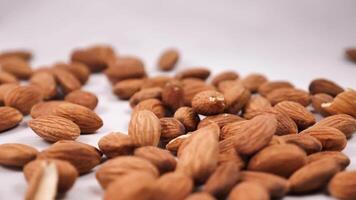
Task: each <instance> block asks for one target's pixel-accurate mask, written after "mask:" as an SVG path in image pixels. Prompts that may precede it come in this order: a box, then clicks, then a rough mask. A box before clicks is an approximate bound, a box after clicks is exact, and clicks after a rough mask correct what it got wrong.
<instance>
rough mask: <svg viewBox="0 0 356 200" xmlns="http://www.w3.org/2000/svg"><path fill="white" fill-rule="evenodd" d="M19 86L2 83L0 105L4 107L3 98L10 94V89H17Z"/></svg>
mask: <svg viewBox="0 0 356 200" xmlns="http://www.w3.org/2000/svg"><path fill="white" fill-rule="evenodd" d="M18 86H19V84H17V83H4V84H1V85H0V104H1V105H4V104H5V102H4V101H5V96H6V94H7V93H8V92H10V91H11V90H12V89H14V88H17V87H18Z"/></svg>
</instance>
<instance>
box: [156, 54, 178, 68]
mask: <svg viewBox="0 0 356 200" xmlns="http://www.w3.org/2000/svg"><path fill="white" fill-rule="evenodd" d="M178 59H179V52H178V50H176V49H166V50H164V52H163V53H162V54H161V55H160V57H159V59H158V68H159V69H160V70H162V71H170V70H172V69H173V68H174V67H175V65H176V64H177V62H178Z"/></svg>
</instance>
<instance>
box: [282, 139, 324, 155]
mask: <svg viewBox="0 0 356 200" xmlns="http://www.w3.org/2000/svg"><path fill="white" fill-rule="evenodd" d="M280 138H281V139H282V140H283V142H285V143H287V144H295V145H297V146H299V147H300V148H301V149H303V150H304V151H305V152H306V153H307V154H313V153H316V152H319V151H321V150H322V148H323V146H322V144H321V142H320V141H319V140H318V139H316V138H315V137H313V136H311V135H306V134H289V135H283V136H280Z"/></svg>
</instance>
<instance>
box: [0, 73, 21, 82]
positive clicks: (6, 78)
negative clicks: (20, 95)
mask: <svg viewBox="0 0 356 200" xmlns="http://www.w3.org/2000/svg"><path fill="white" fill-rule="evenodd" d="M18 82H19V81H18V80H17V78H16V76H14V75H12V74H10V73H8V72H5V71H0V84H4V83H18Z"/></svg>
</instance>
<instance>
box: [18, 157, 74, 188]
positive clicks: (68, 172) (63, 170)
mask: <svg viewBox="0 0 356 200" xmlns="http://www.w3.org/2000/svg"><path fill="white" fill-rule="evenodd" d="M52 162H53V163H54V164H55V165H56V168H57V171H58V185H57V190H58V192H61V193H65V192H67V191H68V190H69V189H70V188H72V186H73V185H74V183H75V181H76V179H77V177H78V172H77V170H76V169H75V167H73V165H72V164H70V163H69V162H67V161H64V160H56V159H48V160H34V161H31V162H29V163H28V164H26V165H25V167H24V169H23V173H24V175H25V178H26V180H27V181H28V182H29V181H30V180H31V179H32V177H33V175H34V173H35V171H36V170H38V169H39V168H40V166H41V165H43V164H44V163H45V164H47V165H48V164H49V163H52Z"/></svg>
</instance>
